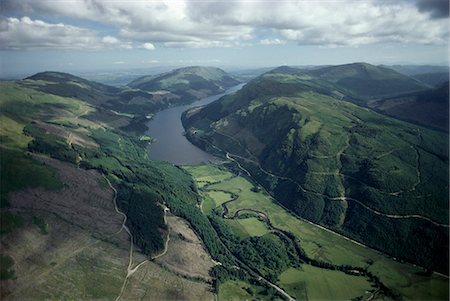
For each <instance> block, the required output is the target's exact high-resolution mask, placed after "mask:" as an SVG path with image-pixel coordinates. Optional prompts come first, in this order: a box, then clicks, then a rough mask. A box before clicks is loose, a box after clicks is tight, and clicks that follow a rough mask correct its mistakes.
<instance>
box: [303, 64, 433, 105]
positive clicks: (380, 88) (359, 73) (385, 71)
mask: <svg viewBox="0 0 450 301" xmlns="http://www.w3.org/2000/svg"><path fill="white" fill-rule="evenodd" d="M309 73H310V74H312V75H314V76H317V77H320V78H322V79H325V80H327V81H329V82H332V83H334V84H336V85H338V86H339V87H341V88H343V89H344V91H345V92H347V93H349V94H350V95H351V96H353V97H356V98H361V99H371V98H379V97H383V96H387V95H392V94H394V95H395V94H402V93H406V92H413V91H419V90H423V89H425V88H427V86H426V85H424V84H422V83H421V82H419V81H417V80H415V79H413V78H411V77H408V76H406V75H403V74H401V73H398V72H396V71H394V70H392V69H389V68H385V67H379V66H373V65H370V64H366V63H354V64H348V65H339V66H332V67H325V68H321V69H316V70H312V71H309Z"/></svg>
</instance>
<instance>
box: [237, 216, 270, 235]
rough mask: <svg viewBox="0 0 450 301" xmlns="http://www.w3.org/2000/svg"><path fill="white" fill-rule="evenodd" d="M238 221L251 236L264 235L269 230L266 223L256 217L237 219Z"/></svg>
mask: <svg viewBox="0 0 450 301" xmlns="http://www.w3.org/2000/svg"><path fill="white" fill-rule="evenodd" d="M237 222H238V223H239V224H240V225H241V226H242V227H243V228H244V229H245V231H246V232H247V234H248V235H249V236H263V235H264V234H267V233H268V232H269V231H268V229H267V227H266V225H265V224H264V223H263V222H262V221H260V220H259V219H257V218H256V217H249V218H243V219H237Z"/></svg>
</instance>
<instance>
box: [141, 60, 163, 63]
mask: <svg viewBox="0 0 450 301" xmlns="http://www.w3.org/2000/svg"><path fill="white" fill-rule="evenodd" d="M141 63H142V64H158V63H159V61H158V60H147V61H141Z"/></svg>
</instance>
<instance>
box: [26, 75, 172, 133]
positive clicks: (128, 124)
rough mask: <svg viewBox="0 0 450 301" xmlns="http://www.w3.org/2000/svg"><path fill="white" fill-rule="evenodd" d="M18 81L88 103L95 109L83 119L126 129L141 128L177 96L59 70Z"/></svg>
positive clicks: (43, 90)
mask: <svg viewBox="0 0 450 301" xmlns="http://www.w3.org/2000/svg"><path fill="white" fill-rule="evenodd" d="M21 84H22V85H26V86H27V87H29V88H32V89H34V90H38V91H41V92H43V93H48V94H52V95H58V96H62V97H70V98H75V99H79V100H82V101H84V102H86V103H89V104H90V105H92V106H95V107H96V108H97V110H95V111H92V112H91V113H90V114H89V115H88V116H85V118H87V119H91V120H93V121H102V122H104V123H106V124H108V125H110V126H112V127H116V126H119V127H122V128H124V129H126V130H128V131H143V130H145V129H146V126H145V123H146V122H147V121H148V120H147V117H148V116H150V115H151V114H152V113H154V112H156V111H159V110H162V109H165V108H168V107H171V106H174V105H177V104H178V103H179V98H180V97H179V96H178V95H175V94H173V93H170V92H168V91H167V92H164V93H161V92H156V93H154V92H148V91H143V90H139V89H134V88H130V87H126V88H118V87H112V86H108V85H104V84H100V83H97V82H94V81H89V80H86V79H84V78H80V77H77V76H74V75H71V74H67V73H61V72H41V73H37V74H35V75H33V76H30V77H27V78H25V79H24V80H23V81H22V82H21ZM119 112H120V113H119Z"/></svg>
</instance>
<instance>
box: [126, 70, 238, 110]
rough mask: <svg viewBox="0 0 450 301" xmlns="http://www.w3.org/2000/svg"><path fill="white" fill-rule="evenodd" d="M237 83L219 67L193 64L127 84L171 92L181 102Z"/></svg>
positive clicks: (219, 91)
mask: <svg viewBox="0 0 450 301" xmlns="http://www.w3.org/2000/svg"><path fill="white" fill-rule="evenodd" d="M237 84H239V81H238V80H236V79H235V78H233V77H231V76H230V75H228V74H227V73H226V72H225V71H223V70H221V69H219V68H215V67H195V66H194V67H185V68H180V69H176V70H173V71H171V72H168V73H164V74H161V75H151V76H143V77H140V78H138V79H136V80H134V81H132V82H131V83H129V84H128V86H130V87H132V88H137V89H141V90H145V91H150V92H159V93H167V92H170V93H173V94H174V95H176V96H177V98H178V102H179V103H180V104H181V103H190V102H192V101H194V100H196V99H200V98H203V97H206V96H210V95H214V94H219V93H221V92H224V91H225V90H226V89H228V88H230V87H232V86H235V85H237Z"/></svg>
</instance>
